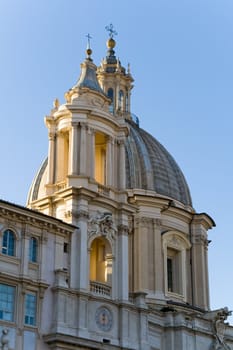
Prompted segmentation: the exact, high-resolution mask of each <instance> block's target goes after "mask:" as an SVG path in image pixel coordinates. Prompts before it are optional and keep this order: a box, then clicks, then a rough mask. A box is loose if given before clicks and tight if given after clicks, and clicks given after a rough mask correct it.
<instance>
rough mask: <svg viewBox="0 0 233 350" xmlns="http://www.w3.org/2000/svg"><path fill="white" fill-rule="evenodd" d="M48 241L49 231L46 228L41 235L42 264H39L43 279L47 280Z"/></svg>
mask: <svg viewBox="0 0 233 350" xmlns="http://www.w3.org/2000/svg"><path fill="white" fill-rule="evenodd" d="M47 242H48V232H47V231H45V230H42V237H41V246H40V261H39V262H40V264H39V268H40V271H39V275H40V277H39V278H40V279H41V280H46V271H47V268H48V266H47V261H46V256H47V252H46V250H47Z"/></svg>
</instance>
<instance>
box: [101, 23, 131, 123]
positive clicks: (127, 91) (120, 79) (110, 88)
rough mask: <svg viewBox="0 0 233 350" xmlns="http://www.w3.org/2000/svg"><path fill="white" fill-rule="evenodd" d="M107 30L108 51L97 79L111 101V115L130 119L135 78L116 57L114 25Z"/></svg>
mask: <svg viewBox="0 0 233 350" xmlns="http://www.w3.org/2000/svg"><path fill="white" fill-rule="evenodd" d="M106 30H107V31H108V32H109V39H108V40H107V43H106V44H107V48H108V51H107V55H106V57H105V58H104V59H103V60H102V62H101V65H100V67H98V69H97V78H98V81H99V83H100V86H101V88H102V89H103V91H104V93H105V94H106V95H107V96H108V98H109V99H110V100H111V104H110V107H109V111H110V113H112V114H113V115H116V116H123V117H124V118H128V119H130V116H131V114H130V96H131V89H132V88H133V85H132V83H133V78H132V76H131V74H130V68H129V65H128V70H127V72H126V69H125V68H124V67H122V65H121V62H120V60H119V59H118V58H116V56H115V51H114V48H115V46H116V41H115V40H114V36H115V35H117V32H116V31H115V30H114V29H113V25H112V24H110V25H109V26H107V27H106Z"/></svg>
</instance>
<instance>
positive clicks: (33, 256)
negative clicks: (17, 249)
mask: <svg viewBox="0 0 233 350" xmlns="http://www.w3.org/2000/svg"><path fill="white" fill-rule="evenodd" d="M37 247H38V244H37V239H36V238H35V237H31V238H30V242H29V261H31V262H37Z"/></svg>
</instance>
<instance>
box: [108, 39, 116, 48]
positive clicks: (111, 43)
mask: <svg viewBox="0 0 233 350" xmlns="http://www.w3.org/2000/svg"><path fill="white" fill-rule="evenodd" d="M115 46H116V42H115V40H114V39H113V38H110V39H108V40H107V48H109V49H113V48H114V47H115Z"/></svg>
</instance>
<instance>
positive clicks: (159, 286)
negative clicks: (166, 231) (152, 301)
mask: <svg viewBox="0 0 233 350" xmlns="http://www.w3.org/2000/svg"><path fill="white" fill-rule="evenodd" d="M153 233H154V274H155V276H154V282H155V283H154V290H155V295H156V296H157V297H158V298H159V299H161V298H162V299H163V298H164V292H163V279H164V271H163V254H162V240H161V220H160V219H154V220H153Z"/></svg>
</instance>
